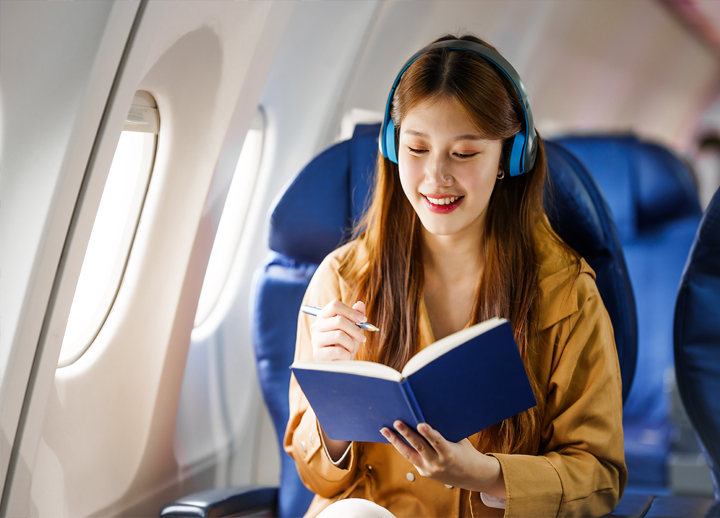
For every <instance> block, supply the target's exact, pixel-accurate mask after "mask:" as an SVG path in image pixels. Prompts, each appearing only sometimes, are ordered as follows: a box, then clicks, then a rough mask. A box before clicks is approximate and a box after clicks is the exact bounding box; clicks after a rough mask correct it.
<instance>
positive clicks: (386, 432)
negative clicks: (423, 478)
mask: <svg viewBox="0 0 720 518" xmlns="http://www.w3.org/2000/svg"><path fill="white" fill-rule="evenodd" d="M380 433H381V434H382V435H383V437H385V438H386V439H387V440H388V442H389V443H390V444H392V445H393V446H394V447H395V449H396V450H397V451H398V453H400V455H402V456H403V457H405V458H406V459H407V460H409V461H410V462H411V463H412V464H413V465H415V466H418V465H420V463H422V461H423V458H422V455H420V454H419V453H418V452H417V451H416V450H414V449H413V448H411V447H410V446H408V445H407V443H405V441H403V440H402V439H400V437H398V436H397V435H396V434H395V433H394V432H393V431H392V430H390V429H389V428H382V429H381V430H380Z"/></svg>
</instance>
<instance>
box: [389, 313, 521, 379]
mask: <svg viewBox="0 0 720 518" xmlns="http://www.w3.org/2000/svg"><path fill="white" fill-rule="evenodd" d="M504 322H507V319H505V318H497V317H494V318H491V319H489V320H486V321H485V322H481V323H479V324H475V325H474V326H471V327H468V328H467V329H461V330H460V331H458V332H457V333H453V334H451V335H448V336H446V337H445V338H443V339H441V340H438V341H437V342H435V343H433V344H431V345H428V346H427V347H426V348H425V349H423V350H422V351H420V352H419V353H417V354H416V355H415V356H413V357H412V358H410V360H409V361H408V362H407V364H405V368H404V369H403V371H402V375H403V376H404V377H408V376H410V375H411V374H412V373H413V372H416V371H419V370H420V369H422V368H423V367H425V365H427V364H428V363H430V362H431V361H433V360H434V359H435V358H439V357H440V356H442V355H443V354H445V353H446V352H448V351H451V350H452V349H454V348H455V347H457V346H459V345H462V344H464V343H465V342H467V341H468V340H470V339H471V338H474V337H476V336H478V335H481V334H483V333H485V332H486V331H489V330H490V329H494V328H495V327H497V326H499V325H500V324H502V323H504Z"/></svg>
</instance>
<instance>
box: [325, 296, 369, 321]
mask: <svg viewBox="0 0 720 518" xmlns="http://www.w3.org/2000/svg"><path fill="white" fill-rule="evenodd" d="M335 315H340V316H343V317H345V318H347V319H348V320H351V321H353V322H367V318H365V314H364V313H360V312H359V311H357V310H355V309H353V308H350V307H348V306H347V305H346V304H344V303H343V302H342V301H339V300H333V301H332V302H330V303H329V304H327V305H326V306H325V307H324V308H323V309H322V311H321V312H320V313H318V316H319V317H321V318H329V317H334V316H335Z"/></svg>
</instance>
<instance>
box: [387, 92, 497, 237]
mask: <svg viewBox="0 0 720 518" xmlns="http://www.w3.org/2000/svg"><path fill="white" fill-rule="evenodd" d="M501 151H502V141H501V140H485V139H482V138H480V136H479V135H478V131H477V129H476V128H475V126H474V125H473V123H472V122H471V121H470V119H469V118H468V117H467V116H466V115H465V112H463V110H462V109H461V108H460V105H459V104H458V103H457V101H455V100H453V99H448V98H441V99H439V100H434V101H433V100H431V101H424V102H422V103H420V104H418V105H417V106H415V107H414V108H412V109H411V110H409V111H408V113H407V114H406V116H405V118H404V119H403V121H402V124H401V128H400V141H399V149H398V165H399V168H400V181H401V183H402V186H403V190H404V191H405V195H406V196H407V198H408V200H410V203H411V204H412V206H413V208H414V209H415V212H416V213H417V215H418V216H419V218H420V221H421V222H422V224H423V226H424V227H425V230H427V231H428V232H430V233H432V234H434V235H438V236H450V235H455V236H458V237H461V236H463V235H468V236H474V237H475V238H477V236H479V235H481V232H482V231H483V230H484V226H485V213H486V211H487V206H488V202H489V200H490V194H491V193H492V190H493V188H494V187H495V182H496V181H497V175H498V174H499V172H500V154H501Z"/></svg>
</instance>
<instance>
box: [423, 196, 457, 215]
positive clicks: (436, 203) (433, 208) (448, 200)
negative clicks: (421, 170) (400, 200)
mask: <svg viewBox="0 0 720 518" xmlns="http://www.w3.org/2000/svg"><path fill="white" fill-rule="evenodd" d="M422 197H423V198H424V199H425V206H426V207H427V208H428V210H429V211H430V212H433V213H435V214H449V213H451V212H453V211H454V210H455V209H456V208H457V207H458V205H460V203H461V202H462V201H463V199H464V198H465V197H464V196H446V197H444V198H430V197H429V196H426V195H424V194H423V195H422Z"/></svg>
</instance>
